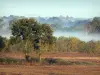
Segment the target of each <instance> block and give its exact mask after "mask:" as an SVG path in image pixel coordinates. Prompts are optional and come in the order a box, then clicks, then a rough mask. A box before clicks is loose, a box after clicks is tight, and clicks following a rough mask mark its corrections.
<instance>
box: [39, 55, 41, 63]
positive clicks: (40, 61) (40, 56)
mask: <svg viewBox="0 0 100 75" xmlns="http://www.w3.org/2000/svg"><path fill="white" fill-rule="evenodd" d="M39 62H40V63H41V53H39Z"/></svg>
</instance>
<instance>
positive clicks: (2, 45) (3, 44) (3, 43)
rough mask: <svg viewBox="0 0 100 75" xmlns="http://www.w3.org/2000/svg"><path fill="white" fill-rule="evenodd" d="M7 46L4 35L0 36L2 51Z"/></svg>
mask: <svg viewBox="0 0 100 75" xmlns="http://www.w3.org/2000/svg"><path fill="white" fill-rule="evenodd" d="M4 47H5V42H4V39H3V37H1V36H0V51H2V49H3V48H4Z"/></svg>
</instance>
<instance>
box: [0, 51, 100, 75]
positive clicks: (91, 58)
mask: <svg viewBox="0 0 100 75" xmlns="http://www.w3.org/2000/svg"><path fill="white" fill-rule="evenodd" d="M30 55H31V56H37V54H36V53H31V54H30ZM0 57H12V58H18V59H24V54H23V53H0ZM42 58H60V59H64V60H71V61H85V62H95V63H98V64H100V55H93V54H92V55H91V54H86V53H64V52H58V53H44V54H43V55H42ZM0 75H100V65H40V64H37V65H0Z"/></svg>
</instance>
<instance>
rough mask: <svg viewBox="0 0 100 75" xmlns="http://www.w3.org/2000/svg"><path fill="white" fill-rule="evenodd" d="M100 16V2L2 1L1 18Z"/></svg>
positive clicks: (67, 0)
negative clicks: (12, 16) (13, 16)
mask: <svg viewBox="0 0 100 75" xmlns="http://www.w3.org/2000/svg"><path fill="white" fill-rule="evenodd" d="M9 15H16V16H29V17H30V16H32V17H33V16H41V17H50V16H60V15H62V16H67V15H68V16H72V17H76V18H93V17H95V16H100V0H0V16H9Z"/></svg>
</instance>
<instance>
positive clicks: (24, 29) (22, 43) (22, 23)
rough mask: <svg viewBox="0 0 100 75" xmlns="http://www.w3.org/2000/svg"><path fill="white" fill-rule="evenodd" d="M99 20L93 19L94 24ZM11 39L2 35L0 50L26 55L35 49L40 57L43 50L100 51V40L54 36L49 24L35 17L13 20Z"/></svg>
mask: <svg viewBox="0 0 100 75" xmlns="http://www.w3.org/2000/svg"><path fill="white" fill-rule="evenodd" d="M95 21H96V24H97V26H99V22H98V21H97V19H93V21H92V22H93V23H92V22H91V23H92V24H91V26H92V25H94V24H95V23H94V22H95ZM10 26H11V31H12V36H11V37H10V39H6V38H3V37H1V38H0V39H1V41H0V47H1V48H0V51H4V52H12V51H20V52H24V53H25V55H28V53H30V52H32V51H35V52H36V53H37V54H38V55H39V57H40V59H41V55H42V53H43V52H85V53H93V54H95V53H100V41H93V40H91V41H88V42H85V41H82V40H80V39H78V38H76V37H63V36H61V37H58V38H57V37H54V36H53V30H52V28H51V27H50V25H49V24H41V23H39V22H37V21H36V20H35V19H33V18H23V19H18V20H14V21H12V22H11V25H10Z"/></svg>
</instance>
